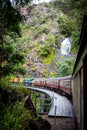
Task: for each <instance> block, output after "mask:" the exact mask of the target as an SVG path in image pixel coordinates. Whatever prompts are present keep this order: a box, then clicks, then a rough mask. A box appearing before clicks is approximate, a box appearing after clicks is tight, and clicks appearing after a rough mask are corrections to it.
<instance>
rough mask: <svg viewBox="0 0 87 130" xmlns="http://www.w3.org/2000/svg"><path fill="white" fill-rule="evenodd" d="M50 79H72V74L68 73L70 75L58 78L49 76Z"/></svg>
mask: <svg viewBox="0 0 87 130" xmlns="http://www.w3.org/2000/svg"><path fill="white" fill-rule="evenodd" d="M49 79H52V80H53V79H54V80H55V79H58V80H63V79H65V80H66V79H71V75H68V76H65V77H58V78H49Z"/></svg>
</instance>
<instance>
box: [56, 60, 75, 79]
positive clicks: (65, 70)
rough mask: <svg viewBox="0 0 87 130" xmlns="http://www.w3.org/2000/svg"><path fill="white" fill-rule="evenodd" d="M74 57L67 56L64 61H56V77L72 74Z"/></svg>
mask: <svg viewBox="0 0 87 130" xmlns="http://www.w3.org/2000/svg"><path fill="white" fill-rule="evenodd" d="M74 62H75V59H74V58H69V59H65V60H64V61H60V62H57V66H58V68H59V72H58V75H57V76H58V77H63V76H68V75H71V74H72V71H73V66H74Z"/></svg>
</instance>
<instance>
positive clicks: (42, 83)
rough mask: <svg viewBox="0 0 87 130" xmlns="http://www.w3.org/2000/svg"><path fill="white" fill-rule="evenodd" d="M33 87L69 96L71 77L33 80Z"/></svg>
mask: <svg viewBox="0 0 87 130" xmlns="http://www.w3.org/2000/svg"><path fill="white" fill-rule="evenodd" d="M33 86H37V87H46V88H49V89H51V90H55V91H58V90H62V91H64V92H65V93H67V94H69V95H70V94H71V75H70V76H66V77H60V78H35V79H34V82H33Z"/></svg>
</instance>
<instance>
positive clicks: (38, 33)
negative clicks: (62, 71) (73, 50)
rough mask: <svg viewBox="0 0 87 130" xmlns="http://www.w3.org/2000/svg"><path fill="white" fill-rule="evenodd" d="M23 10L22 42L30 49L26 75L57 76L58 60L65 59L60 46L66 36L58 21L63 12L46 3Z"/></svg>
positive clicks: (35, 76)
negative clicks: (61, 30)
mask: <svg viewBox="0 0 87 130" xmlns="http://www.w3.org/2000/svg"><path fill="white" fill-rule="evenodd" d="M21 12H22V14H23V15H24V16H25V20H24V27H23V28H24V29H23V31H22V33H23V35H22V37H23V38H24V39H25V40H24V41H22V43H23V46H24V45H25V47H24V48H25V49H28V53H27V58H26V64H25V65H24V66H25V68H26V70H27V74H26V77H34V78H37V77H48V76H49V77H52V76H53V77H55V75H57V74H58V72H59V70H58V66H57V62H58V60H59V59H62V60H63V56H62V55H61V52H60V47H61V42H62V41H63V40H64V39H65V37H64V36H63V35H62V34H60V29H59V23H58V19H59V17H60V16H63V14H62V13H61V11H57V10H56V9H54V8H53V7H51V8H50V6H49V5H47V6H46V5H45V4H38V5H30V6H26V7H22V8H21ZM23 38H22V39H23ZM21 45H22V44H21ZM41 47H42V48H43V47H44V49H43V50H42V48H41ZM46 48H48V49H46ZM45 50H46V51H45ZM47 51H50V53H49V52H47ZM45 54H47V56H46V55H45ZM43 55H45V56H43ZM67 57H68V56H67ZM64 58H65V57H64Z"/></svg>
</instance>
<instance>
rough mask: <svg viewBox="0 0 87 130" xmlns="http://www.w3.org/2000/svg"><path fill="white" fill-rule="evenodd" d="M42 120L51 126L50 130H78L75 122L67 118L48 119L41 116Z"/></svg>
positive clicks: (45, 116) (73, 119) (46, 116)
mask: <svg viewBox="0 0 87 130" xmlns="http://www.w3.org/2000/svg"><path fill="white" fill-rule="evenodd" d="M41 117H42V118H43V119H46V120H47V121H48V122H49V123H50V124H51V130H78V127H77V122H76V119H75V118H68V117H56V118H55V117H48V115H42V116H41Z"/></svg>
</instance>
